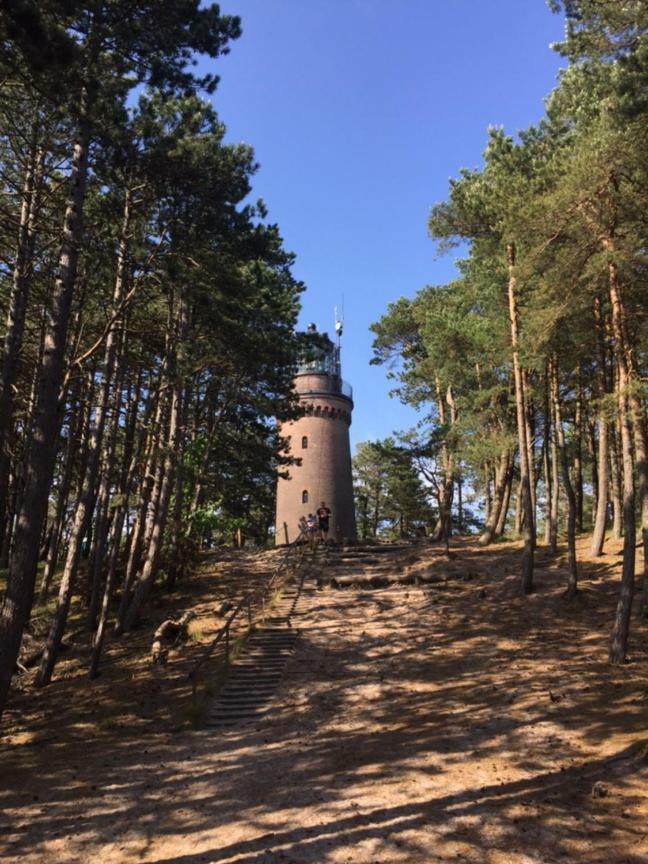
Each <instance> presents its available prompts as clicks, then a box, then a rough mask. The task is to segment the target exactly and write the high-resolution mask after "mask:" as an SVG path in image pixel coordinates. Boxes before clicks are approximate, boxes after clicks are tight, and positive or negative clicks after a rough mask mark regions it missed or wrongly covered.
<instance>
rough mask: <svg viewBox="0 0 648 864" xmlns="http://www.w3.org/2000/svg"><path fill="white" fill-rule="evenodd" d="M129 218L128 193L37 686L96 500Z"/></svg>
mask: <svg viewBox="0 0 648 864" xmlns="http://www.w3.org/2000/svg"><path fill="white" fill-rule="evenodd" d="M130 218H131V193H130V190H127V191H126V194H125V199H124V213H123V219H122V227H121V236H120V242H119V249H118V253H117V272H116V276H115V285H114V289H113V297H112V312H113V320H112V325H111V326H110V327H109V328H108V332H107V333H106V337H105V339H106V341H105V346H104V359H103V377H102V381H101V387H100V396H99V404H98V406H97V408H96V410H95V415H94V418H93V423H92V430H91V433H90V439H89V443H88V461H87V465H86V469H85V476H84V480H83V487H82V491H81V495H80V497H79V500H78V502H77V506H76V512H75V514H74V522H73V525H72V531H71V533H70V537H69V540H68V548H67V556H66V559H65V566H64V568H63V575H62V577H61V584H60V588H59V596H58V602H57V607H56V612H55V614H54V620H53V622H52V626H51V628H50V632H49V635H48V637H47V641H46V643H45V649H44V651H43V656H42V659H41V663H40V666H39V668H38V672H37V675H36V684H37V685H38V686H43V685H45V684H49V682H50V681H51V678H52V673H53V671H54V665H55V663H56V657H57V655H58V649H59V646H60V644H61V640H62V638H63V632H64V630H65V625H66V622H67V616H68V612H69V608H70V601H71V599H72V592H73V589H74V584H75V581H76V576H77V571H78V568H79V560H80V556H81V548H82V543H83V541H84V539H85V537H86V534H87V533H88V528H89V526H90V521H91V518H92V513H93V511H94V507H95V500H96V485H97V474H98V471H99V464H100V459H101V449H102V440H103V435H104V429H105V425H106V416H107V413H108V405H109V402H110V394H111V388H112V386H113V381H114V378H115V366H116V360H117V353H118V347H119V337H120V327H119V323H118V321H119V320H120V315H121V312H122V305H123V300H124V296H125V293H126V270H127V261H126V255H127V245H128V242H129V239H128V238H129V226H130Z"/></svg>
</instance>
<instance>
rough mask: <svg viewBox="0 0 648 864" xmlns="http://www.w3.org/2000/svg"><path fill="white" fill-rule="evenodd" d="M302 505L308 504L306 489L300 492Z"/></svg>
mask: <svg viewBox="0 0 648 864" xmlns="http://www.w3.org/2000/svg"><path fill="white" fill-rule="evenodd" d="M302 504H308V489H304V491H303V492H302Z"/></svg>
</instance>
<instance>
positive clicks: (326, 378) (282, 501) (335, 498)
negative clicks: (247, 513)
mask: <svg viewBox="0 0 648 864" xmlns="http://www.w3.org/2000/svg"><path fill="white" fill-rule="evenodd" d="M308 329H309V331H310V332H316V327H315V325H314V324H311V325H310V327H309V328H308ZM336 331H337V333H338V344H337V345H335V344H333V342H331V340H330V339H329V338H328V336H327V335H326V334H324V336H323V339H324V346H323V347H322V348H321V349H319V350H318V351H317V352H315V353H314V354H311V355H309V357H308V358H307V359H304V360H303V362H302V363H301V364H300V365H299V368H298V370H297V375H296V376H295V389H296V390H297V393H298V394H299V401H300V404H301V406H302V408H303V411H304V413H303V415H302V416H301V417H299V418H298V419H297V420H293V421H291V422H288V423H285V424H283V426H282V428H281V433H282V435H284V436H287V437H289V441H290V454H291V456H295V457H297V458H299V459H300V460H301V464H297V465H291V466H290V467H289V468H288V471H289V474H290V476H289V477H288V478H287V479H284V478H282V477H280V478H279V480H278V482H277V514H276V524H275V527H276V542H277V544H283V543H286V542H288V543H291V542H292V541H293V540H295V539H296V538H297V537H298V535H299V521H300V519H301V518H302V516H303V517H306V516H308V514H309V513H315V511H316V510H317V508H318V507H319V506H320V503H321V502H322V501H325V502H326V506H327V507H330V509H331V521H330V531H329V537H330V538H331V539H333V540H336V541H338V542H341V541H342V540H343V539H353V538H355V532H356V528H355V511H354V507H353V480H352V477H351V446H350V444H349V426H350V425H351V411H352V410H353V396H352V391H351V387H350V386H349V385H348V384H347V383H346V382H345V381H343V380H342V378H341V374H340V346H339V335H340V333H341V325H340V324H336Z"/></svg>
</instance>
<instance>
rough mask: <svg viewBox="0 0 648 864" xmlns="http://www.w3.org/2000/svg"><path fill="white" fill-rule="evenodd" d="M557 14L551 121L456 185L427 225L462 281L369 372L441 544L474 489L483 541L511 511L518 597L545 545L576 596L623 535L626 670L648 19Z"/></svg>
mask: <svg viewBox="0 0 648 864" xmlns="http://www.w3.org/2000/svg"><path fill="white" fill-rule="evenodd" d="M550 5H551V6H552V8H553V9H554V11H555V12H563V13H564V15H565V18H566V36H565V39H564V41H563V42H562V43H561V44H559V45H557V46H554V47H555V49H556V50H557V51H559V52H560V53H561V54H562V55H564V56H565V57H566V58H567V59H568V61H569V62H568V66H567V68H566V69H565V70H564V72H563V73H562V74H561V77H560V81H559V84H558V86H557V88H556V89H555V91H554V92H553V93H552V94H551V95H550V97H549V99H548V100H547V104H546V114H545V116H544V118H543V119H542V121H541V122H540V123H539V124H537V125H536V126H534V127H532V128H530V129H527V130H525V131H524V132H522V133H520V135H519V137H517V138H513V137H510V136H509V135H507V134H506V133H505V132H504V131H503V130H501V129H491V130H490V131H489V135H488V142H487V146H486V151H485V153H484V159H483V167H481V168H480V169H477V170H463V171H461V173H460V174H459V176H458V177H457V179H455V180H452V181H451V183H450V189H449V193H448V197H447V200H446V201H444V202H442V203H439V204H437V205H436V206H435V207H433V209H432V211H431V214H430V217H429V223H428V228H429V233H430V235H431V237H432V239H433V240H434V241H436V243H437V246H438V249H439V251H440V252H447V251H448V250H451V249H455V248H459V249H460V250H461V255H462V257H461V260H460V261H459V262H458V269H459V276H458V278H456V279H455V280H453V281H452V282H451V283H450V284H447V285H437V286H428V287H426V288H424V289H423V290H422V291H420V292H419V293H418V294H417V295H416V296H415V297H414V298H413V299H406V298H402V299H400V300H399V301H397V302H395V303H393V304H392V305H391V306H390V308H389V311H388V312H387V314H386V315H385V316H384V317H383V318H382V319H381V320H380V321H379V322H378V323H377V324H375V325H374V327H373V330H374V334H375V342H374V351H375V354H374V361H373V362H375V363H379V364H385V365H386V366H387V367H388V369H390V370H391V371H390V372H389V374H390V375H391V376H392V377H394V378H395V379H396V380H397V392H398V395H399V396H400V398H401V399H402V400H403V401H405V402H406V403H409V404H411V405H414V406H416V407H417V408H419V409H420V410H421V411H422V413H423V415H424V416H425V417H426V418H427V424H425V423H424V426H423V428H419V429H417V430H416V434H415V436H414V438H415V440H414V441H412V440H410V441H409V443H408V441H407V439H406V440H404V441H403V447H404V448H407V447H409V452H410V454H411V459H412V462H413V464H417V460H420V458H421V456H424V457H426V458H427V459H428V461H429V460H431V464H432V465H433V468H434V470H433V471H431V472H430V473H429V476H428V475H425V476H427V478H428V479H429V480H430V481H433V482H431V483H430V484H429V488H430V489H431V490H432V492H433V493H434V494H433V499H434V501H435V504H436V509H437V523H436V527H435V528H434V535H435V536H436V537H437V538H438V539H440V538H441V537H443V536H445V537H446V539H447V535H448V533H449V532H450V530H451V527H450V518H449V514H450V513H451V512H452V511H453V499H456V492H457V491H458V490H460V489H461V485H460V483H459V482H458V481H459V479H460V478H466V479H467V480H468V482H469V485H470V487H471V488H472V491H473V494H475V495H476V496H477V497H479V498H480V500H481V502H482V503H483V512H484V527H483V532H482V534H481V537H480V542H481V543H482V544H484V545H487V544H488V543H490V542H491V541H492V540H493V539H495V538H497V537H499V536H501V535H502V534H503V532H504V531H505V527H506V524H507V517H508V514H509V508H510V509H511V510H513V511H514V514H515V515H514V516H512V519H513V521H514V526H513V533H514V534H517V535H522V536H523V538H524V547H523V551H522V556H521V563H520V586H521V590H522V591H523V592H524V593H529V592H531V591H532V590H533V588H534V551H535V548H536V544H538V543H542V544H545V545H546V546H548V547H549V548H550V549H551V550H552V551H553V552H555V551H556V545H557V542H558V536H559V534H560V533H563V532H564V535H565V536H566V542H567V549H568V561H569V576H568V581H567V584H566V586H565V587H566V593H567V596H570V595H573V594H574V593H575V592H576V591H577V590H578V561H577V557H576V535H577V533H579V532H585V531H589V532H591V547H590V553H591V555H592V556H598V555H600V554H601V552H602V550H603V545H604V543H605V535H606V532H607V531H611V532H612V533H613V535H614V537H616V538H621V537H623V550H624V551H623V564H622V576H621V582H620V593H619V600H618V607H617V611H616V617H615V620H614V622H613V627H612V636H611V641H610V649H609V658H610V661H612V662H615V663H619V662H622V661H623V660H624V658H625V655H626V648H627V643H628V632H629V627H630V621H631V613H632V607H633V592H634V589H635V581H636V575H639V574H635V557H636V556H635V547H636V545H637V542H638V540H639V539H640V540H641V542H642V544H643V551H644V554H643V560H644V572H643V574H640V575H641V585H642V589H641V591H642V596H641V597H640V598H639V600H638V602H637V603H636V604H635V605H636V608H637V611H639V612H640V613H642V614H644V615H645V614H646V612H647V611H648V570H646V567H647V566H648V465H647V461H646V458H647V457H646V453H647V448H648V438H647V426H646V396H647V392H646V376H647V374H648V354H647V349H648V321H647V318H646V310H647V309H648V281H647V272H648V271H647V265H648V259H647V257H646V236H648V95H647V94H648V5H647V4H646V3H645V2H643V0H637V2H627V3H619V2H616V0H567V2H564V3H558V2H552V3H550ZM410 439H411V436H410ZM363 455H364V454H363ZM359 470H360V471H361V470H362V465H361V464H360V463H359V461H358V460H356V473H357V474H358V471H359ZM454 509H455V510H456V501H455V502H454ZM374 533H375V532H374ZM539 534H540V535H541V536H538V535H539Z"/></svg>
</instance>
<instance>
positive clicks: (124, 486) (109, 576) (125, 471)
mask: <svg viewBox="0 0 648 864" xmlns="http://www.w3.org/2000/svg"><path fill="white" fill-rule="evenodd" d="M141 387H142V370H141V369H140V371H139V372H138V376H137V383H136V385H135V392H134V395H133V397H132V401H131V405H130V408H129V416H128V419H127V421H126V430H125V438H124V454H123V462H122V470H121V472H120V477H119V496H120V498H119V504H118V505H117V507H116V508H115V511H114V514H113V526H112V533H111V541H112V542H111V544H110V547H109V552H108V566H107V572H106V582H105V585H104V591H103V597H102V600H101V608H100V610H99V620H98V622H97V629H96V631H95V634H94V639H93V642H92V655H91V657H90V664H89V667H88V675H89V677H90V678H96V677H97V675H98V674H99V663H100V661H101V653H102V651H103V646H104V642H105V638H106V630H107V627H108V614H109V612H110V603H111V601H112V596H113V590H114V585H115V576H116V573H117V561H118V559H119V549H120V544H121V536H122V531H123V528H124V520H125V517H126V511H127V509H128V497H129V495H130V493H131V491H132V488H133V477H134V474H135V467H136V464H137V461H138V459H139V456H140V453H139V452H137V451H136V449H135V426H136V423H137V415H138V407H139V399H140V393H141ZM149 402H150V396H149ZM147 411H148V406H147V409H146V410H145V415H147Z"/></svg>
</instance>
